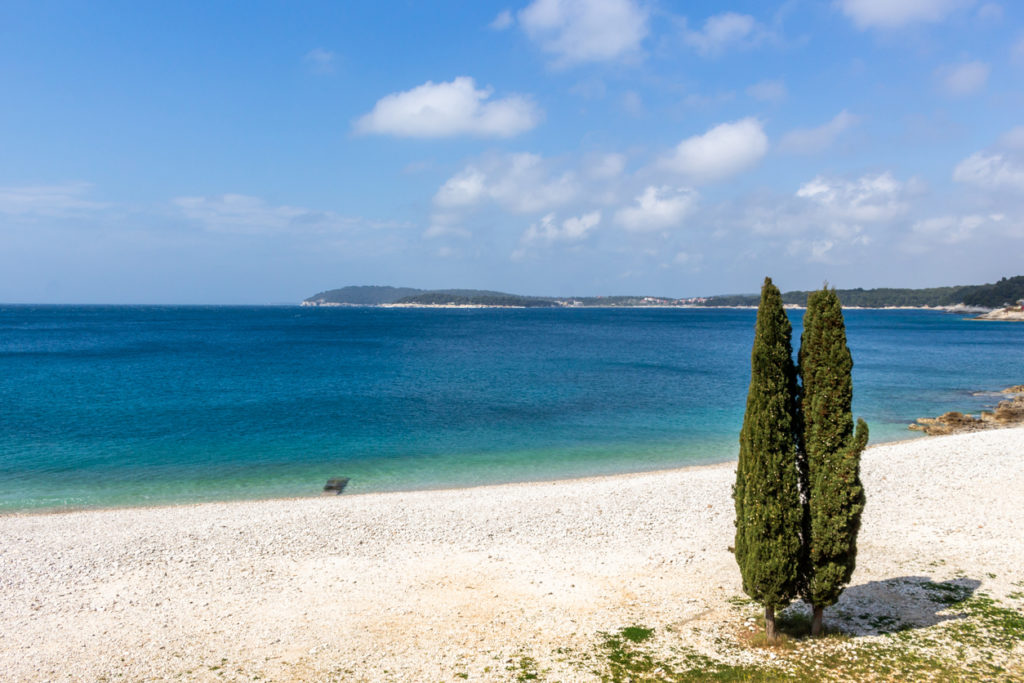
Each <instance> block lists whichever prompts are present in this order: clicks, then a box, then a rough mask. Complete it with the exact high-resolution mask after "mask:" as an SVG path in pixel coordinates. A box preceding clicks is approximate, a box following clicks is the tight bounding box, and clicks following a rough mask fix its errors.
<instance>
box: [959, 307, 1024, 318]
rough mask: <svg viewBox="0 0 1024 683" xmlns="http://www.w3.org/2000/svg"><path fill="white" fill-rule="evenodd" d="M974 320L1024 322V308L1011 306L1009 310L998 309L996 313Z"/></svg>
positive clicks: (985, 314)
mask: <svg viewBox="0 0 1024 683" xmlns="http://www.w3.org/2000/svg"><path fill="white" fill-rule="evenodd" d="M971 319H972V320H1015V321H1024V306H1011V307H1009V308H997V309H996V310H994V311H989V312H988V313H983V314H981V315H979V316H978V317H976V318H971Z"/></svg>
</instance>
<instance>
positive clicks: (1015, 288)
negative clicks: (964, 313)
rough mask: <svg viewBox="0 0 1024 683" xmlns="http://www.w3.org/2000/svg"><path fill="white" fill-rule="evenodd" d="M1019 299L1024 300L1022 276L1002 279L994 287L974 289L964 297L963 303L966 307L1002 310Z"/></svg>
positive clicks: (1023, 278)
mask: <svg viewBox="0 0 1024 683" xmlns="http://www.w3.org/2000/svg"><path fill="white" fill-rule="evenodd" d="M1020 299H1024V275H1018V276H1016V277H1011V278H1005V277H1004V278H1003V279H1002V280H1000V281H999V282H997V283H995V284H994V285H981V286H980V287H975V288H973V291H971V292H969V293H968V294H967V295H966V296H965V297H964V303H965V304H967V305H968V306H984V307H986V308H1002V307H1003V306H1007V305H1010V304H1015V303H1017V301H1019V300H1020Z"/></svg>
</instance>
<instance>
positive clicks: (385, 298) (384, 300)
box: [306, 285, 423, 306]
mask: <svg viewBox="0 0 1024 683" xmlns="http://www.w3.org/2000/svg"><path fill="white" fill-rule="evenodd" d="M422 292H423V290H422V289H413V288H412V287H374V286H372V285H369V286H368V285H364V286H359V287H342V288H341V289H329V290H327V291H326V292H320V293H319V294H314V295H313V296H311V297H309V298H308V299H306V302H308V303H310V304H314V305H315V304H348V305H350V306H378V305H380V304H392V303H394V302H396V301H398V300H399V299H404V298H405V297H407V296H415V295H416V294H420V293H422Z"/></svg>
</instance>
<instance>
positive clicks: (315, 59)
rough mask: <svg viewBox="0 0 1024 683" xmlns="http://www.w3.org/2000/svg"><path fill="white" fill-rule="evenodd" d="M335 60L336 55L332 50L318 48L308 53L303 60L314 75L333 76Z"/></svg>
mask: <svg viewBox="0 0 1024 683" xmlns="http://www.w3.org/2000/svg"><path fill="white" fill-rule="evenodd" d="M335 58H336V55H335V54H334V53H333V52H331V51H330V50H325V49H324V48H322V47H318V48H315V49H313V50H310V51H309V52H307V53H306V56H305V57H304V58H303V60H304V61H305V62H306V64H308V65H309V68H310V69H311V70H312V71H313V72H314V73H318V74H331V73H334V61H335Z"/></svg>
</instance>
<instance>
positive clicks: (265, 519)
mask: <svg viewBox="0 0 1024 683" xmlns="http://www.w3.org/2000/svg"><path fill="white" fill-rule="evenodd" d="M863 469H864V481H865V486H866V488H867V491H868V499H869V505H868V509H867V511H866V513H865V520H864V527H863V530H862V533H861V545H860V548H861V552H860V561H859V568H858V571H857V574H856V576H855V578H854V585H853V586H852V587H851V588H850V590H849V591H848V592H847V594H846V595H844V598H843V601H842V602H841V603H840V605H838V606H837V607H836V608H833V609H832V610H830V612H829V613H827V616H826V620H828V619H829V618H830V617H829V616H828V615H829V614H831V613H835V616H833V617H831V618H833V619H843V618H847V617H849V615H851V614H856V613H857V612H858V611H861V610H862V609H863V608H864V606H865V605H869V604H872V603H875V604H876V606H877V605H884V606H887V607H886V609H888V608H890V607H892V606H893V605H897V606H898V603H899V601H900V599H901V597H900V596H899V595H898V594H893V593H892V590H891V588H890V587H889V586H888V584H881V583H879V581H880V580H884V579H892V578H897V577H915V576H925V577H930V578H935V579H936V580H940V579H944V578H948V577H949V576H952V575H953V574H954V573H956V572H962V573H964V574H966V575H967V577H968V578H971V579H975V580H977V581H979V582H981V584H982V585H983V586H984V588H985V590H988V591H990V592H992V593H993V594H994V595H997V596H998V595H1001V594H1005V593H1006V592H1008V591H1010V590H1013V588H1012V587H1011V583H1012V582H1013V581H1020V580H1021V579H1022V578H1024V569H1022V567H1024V543H1022V540H1024V531H1022V529H1024V526H1022V525H1021V524H1020V519H1021V517H1022V512H1024V503H1022V502H1021V501H1022V500H1024V429H1020V428H1017V429H1006V430H996V431H991V432H981V433H975V434H964V435H957V436H948V437H931V438H927V439H919V440H915V441H911V442H904V443H900V444H890V445H883V446H879V447H875V448H871V449H869V450H868V451H867V452H866V454H865V458H864V468H863ZM733 472H734V464H732V463H729V464H724V465H717V466H711V467H701V468H693V469H685V470H676V471H669V472H659V473H653V474H640V475H627V476H617V477H605V478H598V479H589V480H579V481H570V482H558V483H540V484H522V485H507V486H494V487H485V488H477V489H468V490H453V491H436V492H417V493H393V494H373V495H361V496H349V495H344V496H341V497H336V498H316V499H303V500H279V501H266V502H251V503H228V504H204V505H194V506H180V507H167V508H146V509H127V510H105V511H93V512H74V513H67V514H50V515H12V516H5V517H0V620H2V621H0V623H2V627H0V671H3V672H4V674H3V676H4V678H5V679H7V680H83V681H92V680H99V679H102V678H104V677H106V678H111V679H114V678H120V677H122V676H123V677H125V678H127V679H128V680H138V679H145V678H158V679H168V678H171V679H174V678H181V679H183V680H189V679H200V680H219V679H224V678H227V679H236V678H237V679H245V680H252V679H253V678H254V677H255V676H259V677H260V678H261V679H262V680H266V679H268V678H269V679H274V680H311V679H312V680H319V679H337V680H361V679H365V680H387V679H394V680H453V679H454V680H460V679H457V678H455V677H456V675H457V674H460V673H466V674H469V675H470V679H471V680H481V679H483V680H488V679H493V680H504V679H507V678H508V677H509V675H510V674H509V673H508V672H507V670H506V666H507V662H508V660H510V659H512V660H514V661H518V658H520V657H522V656H529V657H533V658H535V659H536V660H538V662H540V664H541V666H542V667H549V668H550V669H551V671H552V676H553V677H554V678H559V679H561V680H575V679H586V677H587V676H586V673H585V671H582V670H579V669H573V668H570V667H569V665H567V664H564V663H559V662H558V661H557V660H558V657H557V656H556V653H555V650H556V649H557V648H559V647H572V648H576V649H577V650H578V651H585V650H586V649H587V648H588V647H590V646H591V645H592V643H593V642H594V639H595V637H596V634H597V632H598V631H602V630H612V629H617V628H620V627H623V626H628V625H632V624H648V625H655V626H659V627H664V626H667V625H672V626H674V627H676V630H677V631H679V627H680V626H682V625H684V624H705V625H707V626H708V629H710V630H709V631H708V632H713V630H714V628H715V625H716V624H720V623H728V622H729V620H735V616H734V614H732V613H730V611H729V607H728V603H727V602H726V600H727V599H728V598H729V597H730V596H736V595H739V594H740V585H739V573H738V570H737V568H736V565H735V562H734V559H733V556H732V555H731V554H730V552H729V551H728V546H730V545H731V544H732V534H733V524H732V520H733V508H732V500H731V498H730V490H731V485H732V481H733V477H734V474H733ZM993 576H994V577H995V578H992V577H993ZM904 616H905V615H904ZM920 616H921V617H922V619H927V615H920ZM849 618H851V619H852V617H849ZM844 626H845V627H846V628H854V629H856V628H857V623H856V621H855V620H854V621H851V622H849V623H844ZM689 644H690V645H693V646H696V647H698V648H700V649H705V650H708V649H711V648H713V645H712V644H711V642H710V637H706V638H704V639H703V640H701V638H699V637H698V638H697V642H691V643H689Z"/></svg>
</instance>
